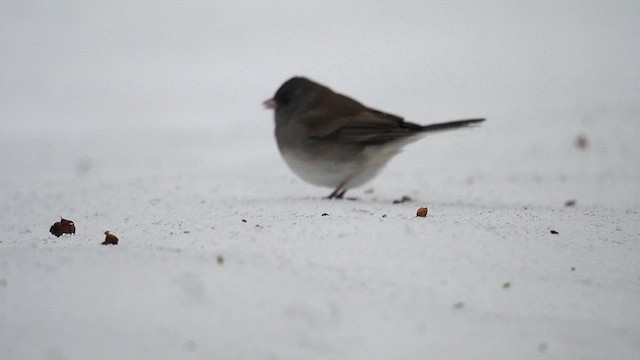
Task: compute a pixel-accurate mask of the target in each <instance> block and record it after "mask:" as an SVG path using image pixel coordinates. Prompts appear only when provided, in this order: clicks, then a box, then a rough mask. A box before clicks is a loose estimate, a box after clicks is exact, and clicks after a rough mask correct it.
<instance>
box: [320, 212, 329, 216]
mask: <svg viewBox="0 0 640 360" xmlns="http://www.w3.org/2000/svg"><path fill="white" fill-rule="evenodd" d="M320 216H329V214H327V213H322V215H320Z"/></svg>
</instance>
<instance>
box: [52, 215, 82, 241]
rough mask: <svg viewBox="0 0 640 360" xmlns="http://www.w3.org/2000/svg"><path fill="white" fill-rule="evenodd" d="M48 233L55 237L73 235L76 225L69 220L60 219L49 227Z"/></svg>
mask: <svg viewBox="0 0 640 360" xmlns="http://www.w3.org/2000/svg"><path fill="white" fill-rule="evenodd" d="M49 232H50V233H51V234H53V235H55V236H56V237H60V236H61V235H62V234H75V233H76V225H75V224H74V223H73V221H71V220H67V219H63V218H60V221H59V222H57V223H55V224H53V225H51V227H50V228H49Z"/></svg>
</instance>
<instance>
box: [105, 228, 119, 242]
mask: <svg viewBox="0 0 640 360" xmlns="http://www.w3.org/2000/svg"><path fill="white" fill-rule="evenodd" d="M104 234H105V235H106V237H105V238H104V242H102V245H118V237H117V236H115V235H113V234H110V233H109V232H108V231H105V232H104Z"/></svg>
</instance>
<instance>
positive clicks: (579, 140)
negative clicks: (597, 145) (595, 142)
mask: <svg viewBox="0 0 640 360" xmlns="http://www.w3.org/2000/svg"><path fill="white" fill-rule="evenodd" d="M574 143H575V145H576V147H577V148H578V149H580V150H586V149H587V148H588V147H589V140H587V137H586V136H585V135H578V137H576V140H575V142H574Z"/></svg>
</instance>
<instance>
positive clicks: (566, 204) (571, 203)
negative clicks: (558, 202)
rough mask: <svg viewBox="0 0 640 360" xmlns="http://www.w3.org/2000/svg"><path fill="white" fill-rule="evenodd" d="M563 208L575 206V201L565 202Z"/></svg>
mask: <svg viewBox="0 0 640 360" xmlns="http://www.w3.org/2000/svg"><path fill="white" fill-rule="evenodd" d="M564 206H566V207H572V206H576V200H575V199H570V200H567V201H565V202H564Z"/></svg>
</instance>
